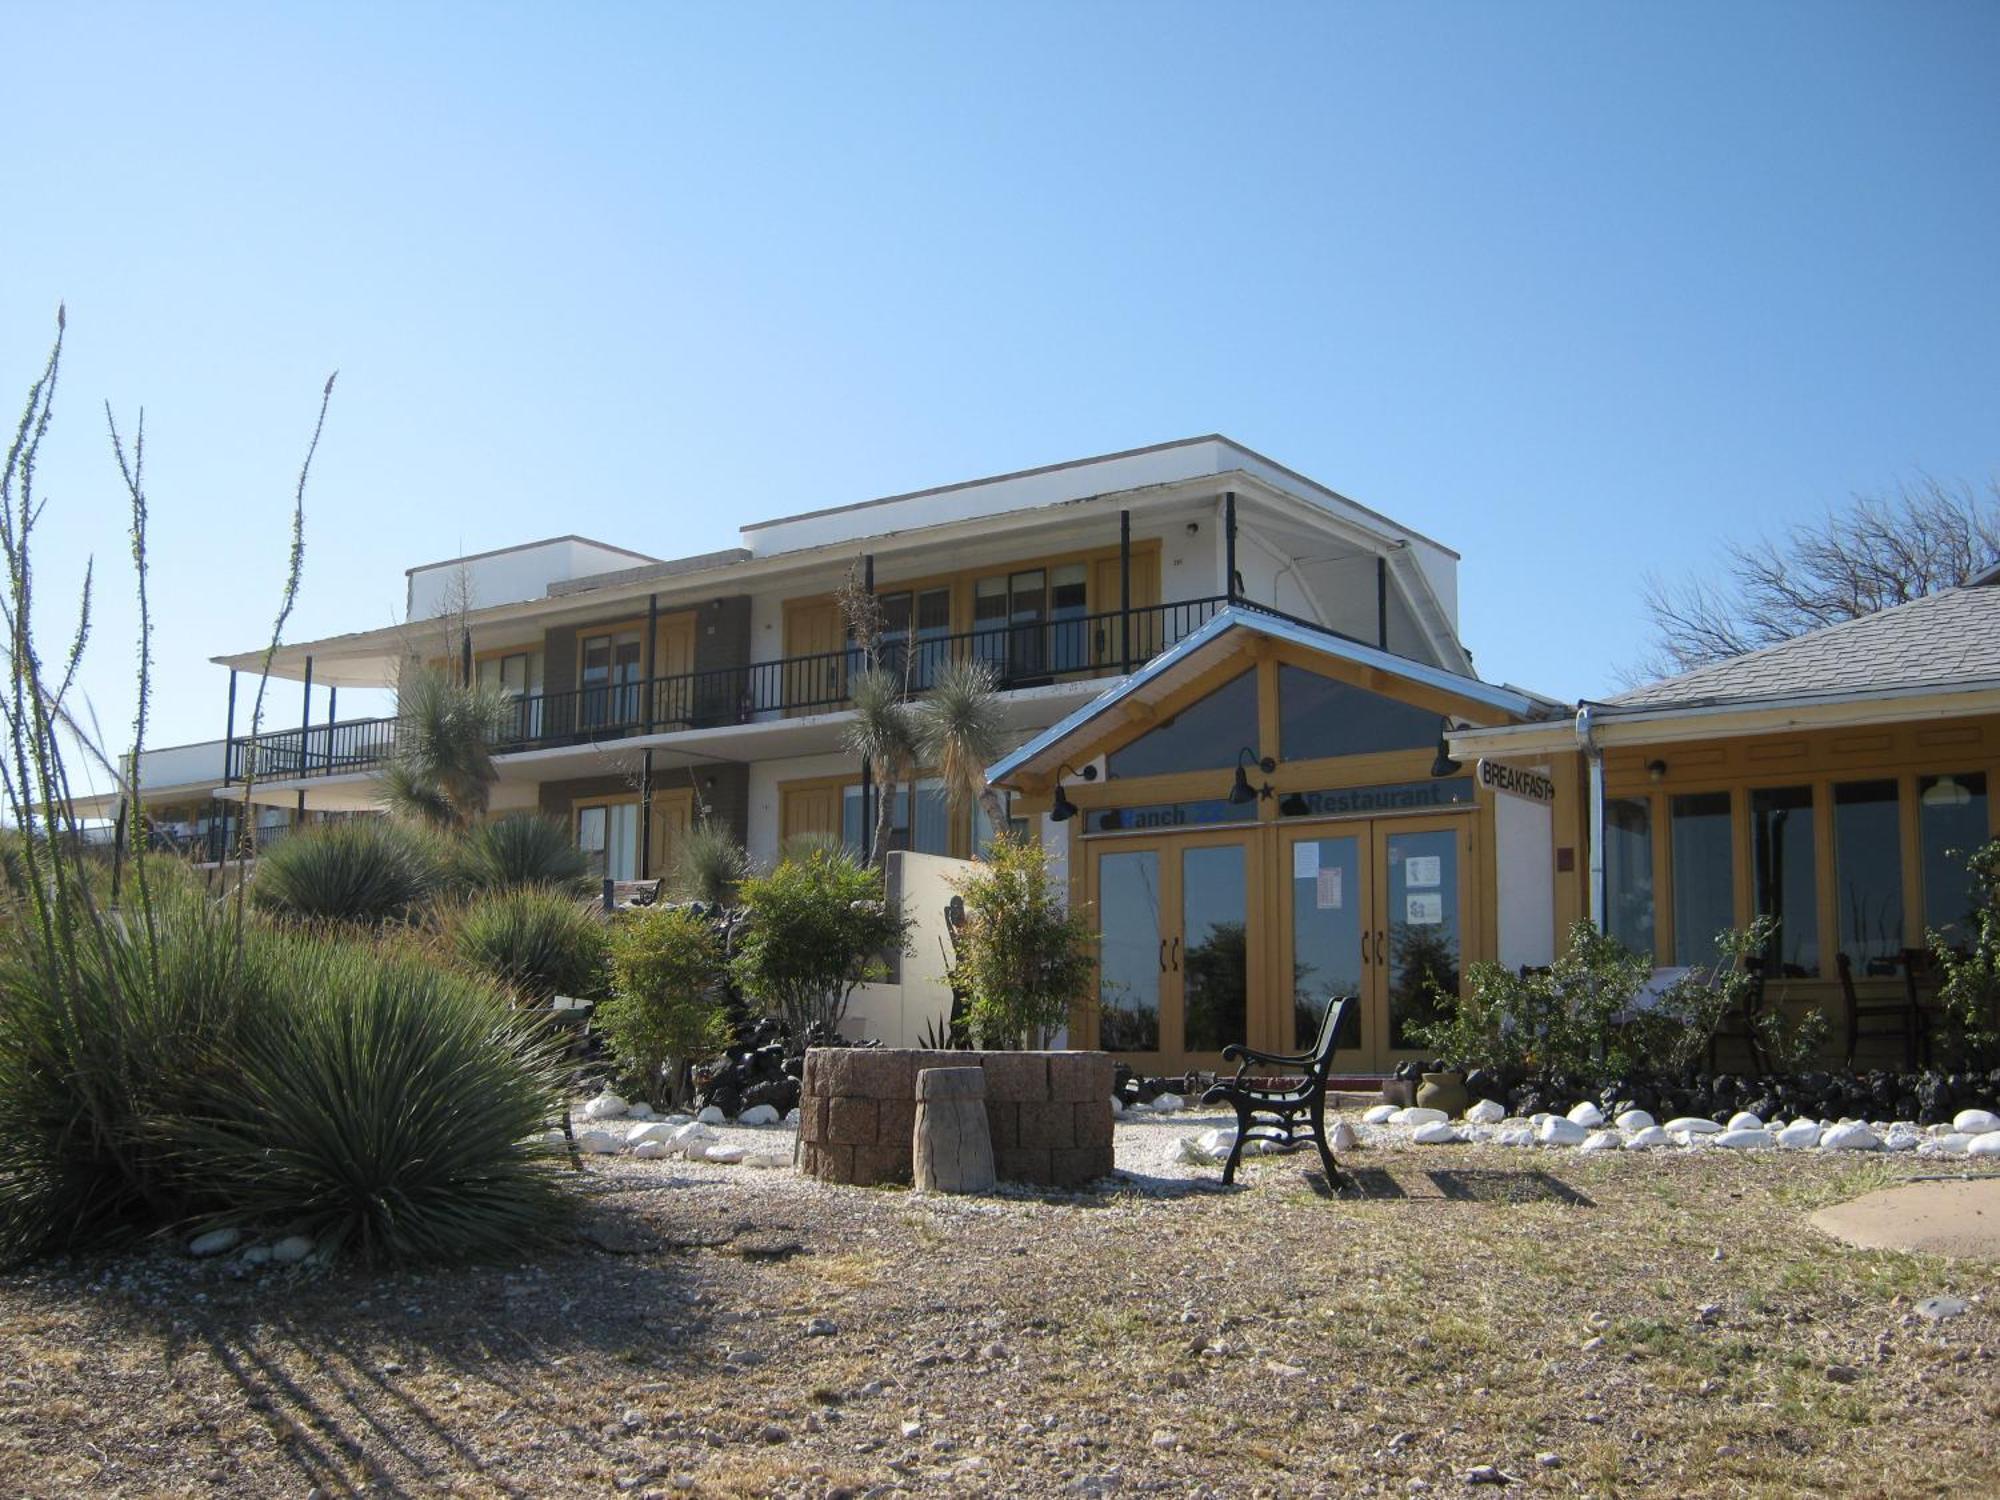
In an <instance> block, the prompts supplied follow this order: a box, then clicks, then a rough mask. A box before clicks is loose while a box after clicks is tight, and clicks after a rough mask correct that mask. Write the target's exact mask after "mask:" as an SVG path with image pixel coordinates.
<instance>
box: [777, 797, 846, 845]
mask: <svg viewBox="0 0 2000 1500" xmlns="http://www.w3.org/2000/svg"><path fill="white" fill-rule="evenodd" d="M840 807H841V788H840V787H837V786H802V787H792V786H788V787H785V788H783V789H782V790H781V791H780V792H779V794H778V829H779V834H778V836H779V838H781V839H782V840H783V841H784V842H786V843H790V842H791V841H792V840H793V839H795V838H799V837H801V836H803V835H805V834H821V835H824V836H826V837H828V838H839V837H840Z"/></svg>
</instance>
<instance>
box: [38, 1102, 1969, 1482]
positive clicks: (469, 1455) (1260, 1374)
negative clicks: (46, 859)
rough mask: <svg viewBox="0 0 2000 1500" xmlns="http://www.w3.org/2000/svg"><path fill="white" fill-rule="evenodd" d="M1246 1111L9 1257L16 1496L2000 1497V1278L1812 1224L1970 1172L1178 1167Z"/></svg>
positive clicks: (1580, 1166) (779, 1135)
mask: <svg viewBox="0 0 2000 1500" xmlns="http://www.w3.org/2000/svg"><path fill="white" fill-rule="evenodd" d="M1222 1123H1226V1122H1225V1121H1223V1120H1222V1119H1221V1118H1220V1117H1217V1116H1212V1115H1199V1114H1180V1115H1175V1116H1171V1117H1164V1118H1154V1119H1148V1120H1144V1121H1138V1122H1131V1123H1125V1124H1121V1125H1120V1127H1119V1133H1118V1159H1119V1163H1120V1167H1121V1171H1122V1172H1123V1173H1125V1174H1127V1175H1126V1176H1125V1177H1123V1178H1122V1179H1121V1180H1119V1181H1118V1182H1115V1183H1113V1184H1110V1185H1108V1186H1107V1187H1106V1188H1105V1189H1104V1190H1101V1191H1098V1192H1094V1193H1088V1194H1075V1195H1071V1194H1058V1193H1036V1192H1028V1191H1010V1192H1007V1193H1004V1194H1002V1195H1000V1196H997V1197H995V1198H990V1199H979V1200H971V1199H931V1198H923V1197H919V1196H917V1195H915V1194H912V1193H909V1192H905V1191H896V1190H884V1189H857V1188H840V1187H831V1186H826V1185H822V1184H819V1183H815V1182H811V1181H808V1180H805V1179H802V1178H799V1177H797V1176H795V1175H793V1174H792V1173H790V1172H787V1171H753V1170H750V1169H746V1168H743V1167H731V1166H719V1165H711V1164H708V1163H687V1162H680V1161H631V1160H626V1159H621V1158H594V1159H592V1160H591V1161H590V1162H589V1170H588V1172H587V1173H586V1174H585V1175H584V1178H583V1182H582V1187H583V1192H584V1196H585V1200H586V1206H585V1209H584V1212H583V1215H582V1218H581V1220H580V1222H579V1225H578V1228H577V1233H576V1237H575V1239H574V1241H573V1242H572V1243H570V1244H567V1245H566V1246H565V1247H563V1248H561V1249H560V1250H557V1251H553V1252H549V1253H545V1254H541V1255H538V1256H536V1257H535V1258H533V1259H524V1260H523V1261H521V1262H520V1263H517V1264H510V1265H504V1266H491V1267H478V1268H471V1269H466V1270H454V1271H449V1272H431V1273H416V1274H400V1275H393V1276H386V1277H367V1276H363V1275H361V1274H359V1273H356V1272H348V1271H340V1272H335V1273H322V1274H314V1273H311V1272H309V1271H303V1270H297V1269H288V1270H268V1271H263V1272H252V1271H248V1270H245V1269H244V1268H242V1267H240V1266H237V1265H235V1264H233V1263H230V1262H216V1261H203V1262H195V1261H192V1260H189V1259H188V1258H186V1257H185V1256H182V1255H177V1254H172V1253H168V1252H166V1251H164V1250H163V1251H162V1252H161V1253H159V1254H157V1255H153V1256H149V1257H127V1258H122V1259H117V1260H98V1261H77V1262H68V1263H62V1264H57V1265H51V1266H45V1267H41V1268H37V1269H35V1270H32V1271H29V1272H26V1273H14V1274H11V1275H8V1276H5V1277H0V1494H5V1495H54V1494H66V1493H71V1492H73V1491H76V1490H81V1489H87V1490H90V1491H91V1492H93V1493H105V1494H119V1495H155V1494H160V1495H238V1494H257V1495H297V1496H306V1495H310V1494H314V1493H315V1492H316V1493H318V1494H320V1495H323V1496H331V1495H345V1494H355V1493H369V1494H410V1495H429V1494H466V1495H543V1494H563V1495H568V1494H596V1493H605V1494H619V1493H631V1494H639V1495H655V1494H657V1495H662V1496H666V1495H675V1494H682V1493H693V1494H700V1495H732V1496H733V1495H745V1496H749V1495H755V1496H765V1495H773V1496H793V1495H807V1496H827V1495H832V1494H836V1493H841V1492H845V1493H849V1494H856V1495H859V1494H865V1493H870V1492H878V1493H890V1492H895V1491H899V1490H900V1491H909V1492H914V1493H920V1494H927V1495H928V1494H964V1495H975V1494H996V1493H998V1494H1024V1495H1057V1494H1113V1493H1116V1494H1139V1493H1157V1494H1170V1495H1213V1496H1225V1495H1226V1496H1238V1495H1273V1496H1277V1495H1329V1496H1332V1495H1343V1496H1344V1495H1351V1494H1376V1495H1407V1494H1411V1493H1422V1492H1425V1491H1433V1492H1440V1493H1451V1494H1461V1493H1462V1494H1478V1493H1482V1492H1484V1488H1483V1486H1481V1487H1473V1486H1472V1485H1471V1483H1470V1480H1469V1476H1473V1475H1475V1474H1478V1475H1479V1476H1480V1477H1481V1478H1483V1479H1484V1478H1497V1477H1499V1476H1505V1477H1507V1478H1510V1479H1512V1480H1513V1481H1515V1483H1514V1484H1513V1485H1511V1486H1507V1488H1509V1489H1511V1490H1512V1491H1513V1492H1515V1493H1528V1492H1532V1493H1537V1494H1551V1495H1557V1494H1560V1495H1602V1496H1610V1495H1662V1496H1665V1495H1752V1496H1757V1495H1768V1496H1781V1495H1783V1496H1790V1495H1799V1494H1824V1495H1864V1496H1866V1495H1879V1496H1885V1497H1887V1496H1896V1497H1901V1496H1910V1495H1952V1496H1967V1495H1975V1494H1993V1493H1996V1492H2000V1442H1996V1439H1995V1431H1996V1423H2000V1363H1996V1362H1995V1359H1994V1356H1995V1354H1996V1352H2000V1267H1995V1266H1993V1265H1990V1264H1978V1263H1973V1262H1949V1261H1944V1260H1938V1259H1934V1258H1928V1257H1922V1256H1910V1255H1899V1254H1894V1253H1890V1252H1876V1251H1855V1250H1848V1249H1844V1248H1842V1247H1839V1246H1837V1245H1835V1244H1833V1243H1832V1242H1831V1241H1828V1240H1826V1239H1824V1238H1822V1237H1821V1236H1819V1235H1817V1234H1816V1233H1815V1232H1813V1231H1812V1230H1810V1229H1809V1228H1808V1227H1806V1225H1805V1217H1806V1215H1807V1214H1808V1213H1810V1212H1811V1211H1812V1210H1813V1209H1815V1208H1817V1207H1820V1206H1822V1205H1823V1204H1825V1203H1828V1202H1833V1201H1837V1200H1839V1199H1841V1198H1845V1197H1849V1196H1852V1195H1854V1194H1855V1193H1858V1192H1861V1191H1865V1190H1868V1189H1872V1188H1875V1187H1880V1186H1884V1185H1887V1184H1889V1183H1891V1182H1894V1181H1898V1180H1906V1179H1908V1178H1911V1177H1916V1176H1927V1175H1936V1174H1938V1173H1940V1172H1943V1171H1951V1172H1954V1173H1956V1172H1958V1171H1961V1170H1964V1167H1963V1164H1957V1163H1954V1164H1951V1165H1950V1166H1949V1167H1947V1166H1945V1165H1943V1164H1940V1163H1938V1162H1936V1161H1919V1160H1916V1159H1913V1158H1910V1157H1897V1158H1873V1159H1868V1160H1861V1161H1857V1160H1853V1159H1844V1158H1840V1157H1827V1156H1820V1155H1817V1154H1798V1155H1787V1156H1783V1157H1780V1156H1778V1155H1776V1154H1765V1155H1757V1156H1729V1157H1726V1158H1719V1157H1718V1156H1717V1155H1716V1154H1713V1153H1700V1154H1682V1155H1675V1154H1668V1155H1657V1154H1641V1153H1607V1154H1606V1155H1604V1156H1602V1157H1597V1158H1590V1157H1582V1156H1579V1155H1577V1154H1576V1153H1575V1152H1558V1151H1535V1152H1523V1151H1518V1150H1505V1149H1501V1148H1496V1147H1490V1146H1484V1145H1453V1146H1437V1147H1421V1146H1409V1145H1404V1144H1377V1145H1374V1146H1371V1147H1370V1148H1368V1149H1367V1150H1364V1151H1360V1152H1357V1153H1354V1155H1353V1156H1352V1157H1351V1158H1350V1159H1349V1165H1350V1166H1351V1167H1352V1168H1353V1169H1354V1170H1355V1171H1356V1173H1357V1174H1358V1176H1359V1178H1360V1180H1361V1184H1362V1189H1363V1193H1362V1196H1361V1197H1359V1198H1358V1199H1334V1198H1332V1197H1330V1196H1329V1195H1327V1194H1326V1192H1325V1189H1324V1184H1323V1183H1321V1182H1320V1181H1319V1180H1318V1176H1317V1172H1316V1170H1315V1168H1316V1162H1315V1161H1314V1160H1313V1159H1312V1158H1311V1156H1310V1154H1307V1155H1305V1156H1294V1157H1268V1158H1262V1159H1252V1160H1251V1161H1250V1162H1249V1163H1247V1164H1246V1168H1245V1171H1244V1173H1243V1176H1242V1179H1241V1181H1240V1183H1239V1186H1238V1187H1237V1188H1236V1189H1234V1190H1223V1189H1221V1188H1220V1187H1219V1186H1218V1185H1217V1183H1216V1178H1217V1176H1218V1174H1217V1172H1216V1169H1215V1168H1213V1167H1198V1166H1188V1165H1182V1164H1180V1163H1178V1162H1177V1161H1175V1160H1174V1157H1175V1154H1176V1152H1177V1149H1178V1143H1179V1141H1180V1139H1181V1138H1182V1137H1183V1136H1187V1135H1192V1134H1195V1133H1197V1132H1198V1131H1200V1130H1202V1129H1205V1128H1208V1127H1210V1126H1213V1125H1216V1124H1222ZM723 1134H724V1135H725V1136H726V1137H727V1138H730V1139H739V1138H740V1139H742V1140H744V1142H745V1144H750V1145H752V1146H753V1148H755V1149H764V1150H769V1149H772V1148H773V1146H774V1145H776V1146H777V1147H779V1148H780V1149H782V1148H783V1147H784V1146H785V1145H786V1144H787V1143H788V1142H789V1138H790V1131H789V1129H784V1128H779V1129H765V1130H734V1129H725V1130H724V1132H723ZM1941 1293H1948V1294H1955V1295H1956V1296H1957V1297H1959V1298H1961V1299H1963V1300H1964V1301H1965V1302H1966V1304H1967V1310H1966V1311H1965V1312H1964V1313H1963V1314H1961V1315H1959V1316H1956V1317H1953V1318H1950V1319H1949V1320H1947V1321H1942V1322H1933V1321H1930V1320H1928V1319H1927V1318H1925V1317H1924V1316H1922V1315H1921V1314H1920V1313H1919V1311H1918V1310H1917V1309H1918V1305H1919V1302H1920V1300H1921V1299H1923V1298H1925V1297H1928V1296H1931V1295H1932V1294H1941ZM1486 1465H1491V1466H1493V1467H1494V1468H1495V1469H1497V1471H1498V1476H1488V1475H1486V1474H1485V1473H1484V1471H1483V1470H1482V1469H1481V1466H1486Z"/></svg>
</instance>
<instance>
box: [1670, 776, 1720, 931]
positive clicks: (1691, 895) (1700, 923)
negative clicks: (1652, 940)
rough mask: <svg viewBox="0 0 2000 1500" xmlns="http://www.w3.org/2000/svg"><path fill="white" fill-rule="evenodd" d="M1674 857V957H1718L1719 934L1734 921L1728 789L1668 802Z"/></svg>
mask: <svg viewBox="0 0 2000 1500" xmlns="http://www.w3.org/2000/svg"><path fill="white" fill-rule="evenodd" d="M1667 817H1668V822H1669V825H1670V828H1671V833H1670V837H1671V839H1672V852H1673V861H1674V962H1675V963H1676V964H1684V965H1701V966H1707V965H1709V964H1713V963H1714V962H1715V958H1716V954H1715V935H1716V934H1717V933H1718V932H1721V931H1722V930H1723V929H1724V928H1726V927H1730V926H1732V925H1734V923H1735V921H1736V876H1735V866H1734V865H1733V863H1732V856H1731V853H1730V837H1729V793H1727V792H1697V793H1692V794H1683V795H1680V796H1676V797H1674V798H1672V799H1671V800H1670V802H1669V804H1668V813H1667Z"/></svg>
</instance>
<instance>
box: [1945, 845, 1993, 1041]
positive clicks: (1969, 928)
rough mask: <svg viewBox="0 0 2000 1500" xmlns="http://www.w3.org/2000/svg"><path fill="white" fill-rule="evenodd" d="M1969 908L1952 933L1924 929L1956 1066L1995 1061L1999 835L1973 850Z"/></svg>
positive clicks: (1970, 866) (1970, 867)
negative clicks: (1971, 904)
mask: <svg viewBox="0 0 2000 1500" xmlns="http://www.w3.org/2000/svg"><path fill="white" fill-rule="evenodd" d="M1966 864H1967V867H1968V868H1969V869H1970V870H1971V871H1972V886H1973V892H1974V901H1973V907H1972V910H1971V911H1970V912H1968V913H1967V914H1966V918H1965V920H1964V922H1962V923H1961V924H1960V926H1959V931H1958V933H1956V934H1954V935H1953V936H1951V937H1947V936H1946V935H1945V934H1944V933H1941V932H1932V933H1929V934H1928V937H1929V939H1930V948H1931V953H1932V955H1933V957H1934V958H1935V959H1936V961H1937V966H1938V976H1939V984H1938V1003H1939V1005H1940V1006H1941V1007H1942V1009H1943V1016H1942V1018H1941V1019H1942V1025H1941V1027H1940V1031H1941V1032H1942V1038H1943V1042H1944V1048H1945V1053H1946V1055H1947V1056H1949V1057H1951V1058H1952V1059H1954V1060H1955V1061H1956V1062H1957V1063H1958V1064H1959V1065H1960V1066H1961V1067H1969V1068H1972V1069H1974V1070H1983V1069H1987V1068H1991V1067H1993V1066H1994V1065H1995V1064H2000V839H1996V840H1994V841H1993V842H1992V843H1989V844H1987V845H1985V846H1984V847H1983V848H1980V849H1977V850H1975V851H1973V854H1972V857H1971V858H1970V859H1968V860H1967V861H1966Z"/></svg>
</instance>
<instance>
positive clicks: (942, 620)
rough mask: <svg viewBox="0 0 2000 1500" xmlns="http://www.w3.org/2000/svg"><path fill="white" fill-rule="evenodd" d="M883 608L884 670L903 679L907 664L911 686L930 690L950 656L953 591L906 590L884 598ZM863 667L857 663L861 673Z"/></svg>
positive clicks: (944, 589) (882, 599)
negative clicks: (938, 672)
mask: <svg viewBox="0 0 2000 1500" xmlns="http://www.w3.org/2000/svg"><path fill="white" fill-rule="evenodd" d="M881 606H882V666H883V668H884V670H886V671H889V672H893V673H895V674H896V675H898V676H901V675H902V674H903V672H904V670H905V668H906V664H907V670H908V672H909V678H910V686H911V687H912V688H915V689H919V690H921V689H923V688H927V687H929V686H930V685H931V683H932V682H933V681H934V680H935V679H936V676H937V671H938V668H939V667H941V666H943V665H944V664H945V662H946V660H948V659H949V656H950V651H951V643H950V642H949V640H947V639H946V638H947V637H948V636H949V635H950V634H951V590H950V589H949V588H935V589H920V590H918V591H916V592H915V593H912V592H911V591H910V590H908V589H904V590H903V591H902V592H901V593H896V594H884V595H882V597H881ZM860 665H861V664H860V662H859V661H858V660H857V661H856V662H855V663H854V666H855V669H856V670H857V671H858V670H859V669H860Z"/></svg>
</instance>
